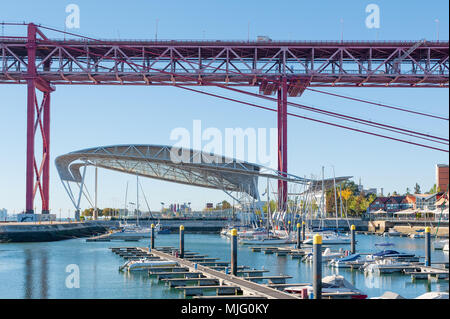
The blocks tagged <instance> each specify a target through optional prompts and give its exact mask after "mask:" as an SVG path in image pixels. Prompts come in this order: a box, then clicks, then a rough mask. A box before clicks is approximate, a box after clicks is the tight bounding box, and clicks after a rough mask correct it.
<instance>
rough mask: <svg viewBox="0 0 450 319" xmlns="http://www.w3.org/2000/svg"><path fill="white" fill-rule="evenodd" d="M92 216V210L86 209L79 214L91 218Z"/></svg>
mask: <svg viewBox="0 0 450 319" xmlns="http://www.w3.org/2000/svg"><path fill="white" fill-rule="evenodd" d="M93 214H94V209H93V208H87V209H85V210H83V212H82V213H81V216H86V217H92V215H93Z"/></svg>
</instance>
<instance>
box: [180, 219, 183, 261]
mask: <svg viewBox="0 0 450 319" xmlns="http://www.w3.org/2000/svg"><path fill="white" fill-rule="evenodd" d="M180 258H184V226H183V225H180Z"/></svg>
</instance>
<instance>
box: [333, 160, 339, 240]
mask: <svg viewBox="0 0 450 319" xmlns="http://www.w3.org/2000/svg"><path fill="white" fill-rule="evenodd" d="M333 185H334V207H335V211H336V233H337V232H338V208H337V195H336V174H335V172H334V166H333Z"/></svg>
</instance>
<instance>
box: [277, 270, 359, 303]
mask: <svg viewBox="0 0 450 319" xmlns="http://www.w3.org/2000/svg"><path fill="white" fill-rule="evenodd" d="M303 289H306V290H307V293H308V296H309V295H310V294H312V293H313V287H312V286H311V285H309V286H300V287H299V286H295V287H286V288H285V289H284V291H286V292H288V293H293V294H301V292H302V290H303ZM327 293H332V294H334V295H335V296H336V297H337V298H339V294H342V296H344V295H345V296H346V297H347V298H351V299H366V298H367V295H366V294H365V293H363V292H362V291H361V290H359V289H357V288H356V287H355V286H353V285H352V284H351V283H349V282H348V281H347V280H345V278H344V277H343V276H340V275H332V276H327V277H324V278H323V279H322V294H327Z"/></svg>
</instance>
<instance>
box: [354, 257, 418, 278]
mask: <svg viewBox="0 0 450 319" xmlns="http://www.w3.org/2000/svg"><path fill="white" fill-rule="evenodd" d="M410 265H411V263H409V262H399V261H396V260H395V259H391V258H386V259H380V260H376V261H374V262H368V263H365V264H364V265H363V266H362V268H363V269H364V273H377V274H379V273H392V272H395V271H397V270H398V269H399V268H401V267H406V266H410Z"/></svg>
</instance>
